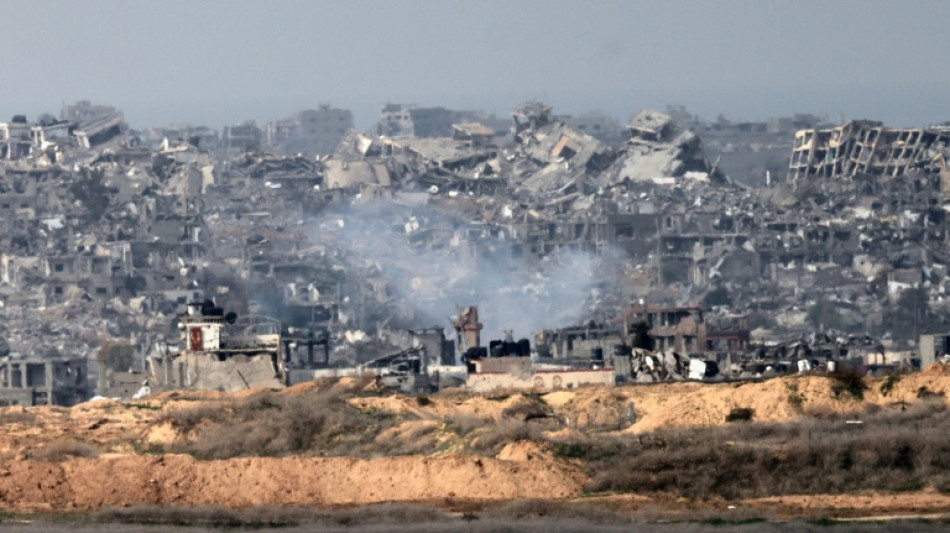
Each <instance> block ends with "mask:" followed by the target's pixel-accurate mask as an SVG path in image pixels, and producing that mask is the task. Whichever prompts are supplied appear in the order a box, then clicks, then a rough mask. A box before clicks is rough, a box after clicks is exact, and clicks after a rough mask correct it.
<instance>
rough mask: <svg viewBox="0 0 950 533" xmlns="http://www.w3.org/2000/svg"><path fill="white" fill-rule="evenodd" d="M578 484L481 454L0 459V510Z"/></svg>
mask: <svg viewBox="0 0 950 533" xmlns="http://www.w3.org/2000/svg"><path fill="white" fill-rule="evenodd" d="M585 481H586V479H585V478H584V476H583V474H581V473H580V472H578V471H577V470H576V469H574V468H572V467H570V466H568V465H565V464H562V463H558V462H551V461H504V460H498V459H492V458H488V457H476V456H445V457H419V456H404V457H388V458H379V459H370V460H361V459H353V458H347V457H333V458H304V457H284V458H262V457H255V458H241V459H230V460H224V461H196V460H194V459H192V458H190V457H188V456H182V455H163V456H115V457H103V458H99V459H71V460H69V461H66V462H63V463H48V462H42V461H33V460H27V461H3V462H0V506H2V507H4V508H7V509H13V510H20V511H36V510H57V509H65V510H84V509H98V508H102V507H108V506H125V505H139V504H180V505H201V506H222V507H229V508H242V507H249V506H255V505H280V506H292V505H318V506H321V505H343V504H346V505H355V504H369V503H377V502H389V501H414V502H422V501H433V500H439V501H445V500H457V501H486V502H487V501H499V500H505V501H507V500H515V499H525V498H544V499H560V498H568V497H572V496H577V495H579V494H581V492H582V486H583V484H584V482H585Z"/></svg>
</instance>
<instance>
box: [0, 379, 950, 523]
mask: <svg viewBox="0 0 950 533" xmlns="http://www.w3.org/2000/svg"><path fill="white" fill-rule="evenodd" d="M947 389H950V375H947V374H946V372H945V369H944V368H943V367H934V368H932V369H928V371H925V372H923V373H921V374H916V375H906V376H895V377H890V378H881V379H875V380H861V379H858V378H857V377H855V376H848V375H838V376H836V377H828V376H793V377H784V378H777V379H772V380H768V381H763V382H756V383H742V384H699V383H679V384H663V385H653V386H630V387H618V388H611V389H605V388H602V389H581V390H575V391H554V392H548V393H537V394H534V393H530V394H529V393H520V392H511V393H505V394H493V395H469V394H462V393H441V394H437V395H432V396H428V397H407V396H402V395H394V394H392V393H389V392H386V391H380V390H377V389H376V388H375V387H374V386H373V385H372V384H371V383H369V382H356V381H352V380H341V381H337V382H321V383H312V384H306V385H302V386H298V387H294V388H291V389H287V390H282V391H248V392H246V393H242V394H237V395H225V394H219V393H207V392H205V393H186V392H174V393H164V394H159V395H155V396H153V397H150V398H146V399H144V400H139V401H135V402H116V401H111V400H102V401H95V402H89V403H87V404H83V405H81V406H77V407H75V408H72V409H64V408H55V407H53V408H49V407H37V408H29V409H24V408H16V407H10V408H3V409H0V424H2V425H3V428H4V431H3V432H2V433H0V505H2V507H3V508H5V509H6V510H7V511H8V512H11V513H27V514H30V515H36V514H37V513H39V515H41V516H50V515H56V514H59V513H63V512H66V513H74V512H81V514H82V515H83V516H86V515H88V514H89V513H94V514H95V513H98V514H97V516H111V517H112V518H113V519H114V520H117V521H123V520H128V521H132V522H141V523H149V524H168V523H171V524H176V523H177V522H175V521H174V520H172V521H168V520H164V519H162V518H161V517H162V516H165V517H166V518H167V517H168V516H184V515H182V514H181V513H187V512H192V513H197V512H198V511H196V509H204V510H205V512H209V513H211V515H210V516H230V517H231V518H228V520H232V521H233V520H237V521H238V522H240V520H243V519H239V518H234V516H236V515H228V514H227V513H243V512H246V510H247V509H260V506H265V507H266V508H267V509H270V510H271V511H269V512H271V513H276V514H274V515H273V516H275V517H280V516H284V518H286V517H288V516H292V517H297V518H295V519H294V520H290V521H289V522H286V523H283V522H281V519H278V518H273V519H272V520H271V521H270V522H267V521H264V522H262V523H259V524H258V523H256V522H254V524H255V525H258V526H261V525H267V524H269V523H272V524H275V525H284V526H291V525H295V524H297V523H298V521H295V520H297V519H299V520H302V521H304V522H307V523H312V522H313V521H314V520H316V522H319V520H317V518H315V517H313V516H310V517H309V518H307V519H306V520H304V518H306V517H303V518H301V517H302V516H303V515H301V514H300V512H302V511H299V509H307V510H309V511H308V512H311V513H312V512H316V511H315V510H321V509H322V510H325V511H326V512H331V511H333V512H342V511H340V509H351V510H350V511H347V512H349V513H351V514H353V513H358V512H361V511H362V512H368V511H366V510H367V509H370V508H369V507H358V508H357V509H356V510H352V507H353V506H367V505H370V506H372V505H377V504H384V503H385V502H404V503H411V504H413V505H423V506H424V507H423V508H424V509H429V510H430V511H431V512H438V513H441V514H438V516H437V518H438V520H435V522H437V523H438V522H440V521H442V520H450V519H453V518H452V517H455V518H454V519H458V517H475V518H478V517H480V516H484V518H486V520H487V519H489V518H492V516H493V515H491V513H493V512H494V513H497V512H500V511H498V510H499V509H506V510H507V511H505V512H507V513H509V514H512V513H513V514H515V515H519V516H517V518H518V519H519V520H523V521H529V522H530V521H532V520H544V519H547V518H548V517H550V516H552V515H558V514H559V513H560V514H564V513H567V516H566V517H565V520H566V519H568V518H570V519H571V520H580V521H582V522H585V523H587V524H588V525H590V524H591V523H592V521H593V522H597V523H598V524H601V525H603V527H606V528H608V529H605V530H609V527H613V526H612V524H616V523H627V522H628V521H633V522H632V523H636V524H640V525H643V523H654V522H657V521H666V520H673V521H685V522H690V523H693V522H698V523H700V524H702V523H704V522H709V523H711V524H717V523H734V524H736V527H740V525H741V523H742V522H745V521H751V522H756V521H759V520H767V521H782V520H798V521H800V520H804V521H806V522H803V524H807V523H808V522H807V521H809V520H810V521H814V522H815V523H821V521H825V520H831V519H835V520H852V519H868V518H874V517H877V518H879V519H882V520H883V519H886V520H891V521H893V520H897V522H892V523H890V525H891V526H894V527H897V526H898V525H899V524H901V523H902V522H900V521H901V520H907V519H914V518H926V519H927V520H929V521H932V522H934V523H935V524H940V523H942V521H943V520H944V513H950V469H948V466H950V442H947V441H946V438H945V436H946V435H947V434H948V430H950V413H948V412H947V410H946V400H945V398H946V394H947ZM631 404H633V406H634V408H635V411H636V414H637V418H636V423H635V424H633V425H630V423H629V418H628V414H629V408H630V405H631ZM400 505H402V504H400ZM518 505H520V506H521V507H517V506H518ZM150 506H151V507H150ZM156 506H157V507H156ZM512 506H514V507H512ZM112 509H126V510H127V513H128V514H127V516H125V517H122V516H120V515H116V514H109V513H114V511H111V510H112ZM513 509H514V510H513ZM208 510H212V511H208ZM281 510H283V511H281ZM334 510H335V511H334ZM256 512H259V511H256ZM321 512H323V511H321ZM175 513H179V515H175ZM215 513H218V514H215ZM221 513H224V515H221ZM295 513H296V514H295ZM445 513H449V514H445ZM486 513H487V514H486ZM571 513H573V514H571ZM17 516H19V515H17ZM308 516H309V515H308ZM321 516H322V515H321ZM354 516H355V515H354ZM192 519H194V520H193V521H194V522H196V523H201V522H202V520H200V519H199V514H195V515H193V516H192ZM183 520H184V519H183ZM352 520H353V518H352V517H351V518H348V519H347V522H346V524H349V523H350V522H351V521H352ZM618 520H619V521H620V522H617V521H618ZM185 521H187V520H185ZM212 522H213V520H212ZM225 522H227V520H226V521H225ZM252 522H253V520H252ZM413 522H414V523H420V520H414V521H413ZM487 523H488V522H481V524H483V525H484V524H487ZM346 524H344V525H346ZM336 525H338V524H336V523H335V522H333V521H332V520H331V521H330V524H329V525H327V527H336ZM442 525H443V526H446V524H444V523H443V524H442ZM628 525H629V524H628ZM760 525H761V524H760ZM917 525H919V524H917ZM23 527H32V526H23ZM446 527H447V526H446ZM453 527H455V526H453ZM466 527H469V528H470V529H467V530H477V529H471V528H472V527H475V526H473V525H469V526H466ZM849 527H850V526H849ZM441 529H443V530H444V529H445V527H443V528H441ZM908 530H910V529H908ZM720 531H721V530H720Z"/></svg>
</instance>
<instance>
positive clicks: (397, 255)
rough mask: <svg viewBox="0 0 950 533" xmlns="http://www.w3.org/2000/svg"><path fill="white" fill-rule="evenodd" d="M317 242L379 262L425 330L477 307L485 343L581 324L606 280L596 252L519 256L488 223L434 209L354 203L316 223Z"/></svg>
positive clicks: (397, 294)
mask: <svg viewBox="0 0 950 533" xmlns="http://www.w3.org/2000/svg"><path fill="white" fill-rule="evenodd" d="M311 227H312V228H313V235H312V237H313V239H314V240H315V241H317V242H322V243H326V244H331V245H332V246H335V247H337V248H339V249H342V250H343V251H344V252H345V253H346V255H348V256H350V257H353V258H358V259H359V260H361V261H363V262H364V263H365V262H372V263H374V264H375V265H376V266H377V267H378V268H379V269H380V270H381V271H382V272H383V273H384V275H385V276H386V277H387V279H388V282H389V287H390V289H391V291H392V292H393V295H394V297H395V299H396V300H397V305H400V306H405V307H406V310H411V311H412V314H414V315H415V316H416V318H417V320H419V321H420V323H418V324H416V326H417V327H424V326H431V325H439V326H445V327H450V324H449V322H448V317H449V316H452V315H455V314H456V310H457V306H463V307H464V306H468V305H477V306H478V308H479V317H480V320H481V322H482V323H484V324H485V329H484V331H483V334H482V339H483V343H485V344H487V341H488V340H490V339H497V338H503V336H504V331H505V330H512V331H513V332H514V335H515V337H516V338H521V337H528V338H531V337H532V335H533V333H534V332H535V331H536V330H539V329H550V328H556V327H564V326H570V325H575V324H577V323H578V322H579V321H581V320H586V319H587V318H589V317H590V316H591V315H590V302H591V297H592V295H594V294H596V290H595V287H596V286H597V285H598V283H597V277H596V275H595V271H596V260H597V259H598V258H595V257H593V256H592V255H590V254H586V253H582V252H572V251H561V252H557V253H554V254H551V255H549V256H547V257H545V258H543V259H542V260H541V261H540V262H532V261H529V260H528V259H521V258H513V257H512V254H511V253H510V249H511V248H510V247H511V244H512V243H510V242H506V241H504V240H503V239H501V238H500V237H499V236H498V235H497V234H496V235H492V233H493V232H492V231H491V230H490V228H489V227H488V226H483V225H482V226H480V225H477V224H471V223H465V222H460V221H458V220H456V219H454V218H453V217H452V216H450V215H448V214H447V213H445V212H443V211H440V210H438V209H436V208H433V207H425V208H418V207H413V208H406V207H401V206H396V205H393V204H362V205H354V206H348V207H346V208H342V209H337V210H334V211H332V212H327V213H325V214H323V215H322V216H321V217H320V218H319V219H318V220H316V221H314V222H313V223H312V225H311Z"/></svg>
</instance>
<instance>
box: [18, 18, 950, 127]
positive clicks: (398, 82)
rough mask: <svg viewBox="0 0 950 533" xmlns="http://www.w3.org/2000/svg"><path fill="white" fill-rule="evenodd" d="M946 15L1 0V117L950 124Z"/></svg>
mask: <svg viewBox="0 0 950 533" xmlns="http://www.w3.org/2000/svg"><path fill="white" fill-rule="evenodd" d="M948 21H950V2H947V1H944V0H931V1H880V0H851V1H841V0H836V1H827V0H821V1H815V0H796V1H788V2H785V1H765V0H750V1H728V0H723V1H715V2H713V1H677V0H655V1H650V2H640V1H633V0H621V1H591V0H587V1H562V0H544V1H534V0H532V1H526V0H503V1H488V0H469V1H465V2H462V1H450V0H426V1H419V0H388V1H372V2H370V1H355V0H348V1H342V0H341V1H335V2H320V1H316V0H300V1H289V0H282V1H281V0H271V1H248V0H229V1H207V0H151V1H139V0H115V1H99V0H82V1H65V0H63V1H58V0H57V1H41V0H29V1H19V0H4V2H3V16H2V21H0V28H2V29H3V35H4V42H5V46H4V50H3V52H2V53H0V75H2V78H0V79H2V81H0V120H9V118H10V116H12V115H13V114H19V113H26V114H28V115H29V116H30V118H35V116H36V115H37V114H38V113H40V112H42V111H51V112H53V113H58V112H59V108H60V105H61V103H62V102H64V101H65V102H69V101H73V100H77V99H91V100H93V101H94V102H97V103H107V104H111V105H115V106H117V107H119V108H120V109H122V110H123V111H124V112H125V114H126V118H127V119H128V121H129V122H130V123H131V124H132V125H133V127H145V126H151V125H162V124H168V123H174V122H191V123H196V124H207V125H210V126H214V127H220V126H221V125H224V124H226V123H232V122H238V121H241V120H244V119H249V118H253V119H257V120H270V119H274V118H280V117H283V116H287V115H289V114H291V113H292V112H294V111H296V110H299V109H304V108H312V107H316V106H317V105H318V104H320V103H330V104H332V105H334V106H338V107H344V108H349V109H352V110H353V112H354V113H355V114H356V121H357V125H358V126H360V127H365V126H368V125H369V124H371V123H372V122H374V121H375V120H376V118H377V116H378V113H379V109H380V107H381V106H382V105H383V104H384V103H386V102H388V101H389V102H401V103H416V104H420V105H443V106H447V107H453V108H459V109H481V110H485V111H490V112H497V113H501V114H504V115H507V113H508V112H509V111H510V110H511V109H512V108H513V107H515V106H517V105H518V104H519V103H521V102H523V101H525V100H529V99H538V100H543V101H545V102H547V103H550V104H552V105H554V107H555V111H556V112H560V113H579V112H583V111H588V110H594V109H599V110H603V111H606V112H609V113H611V114H614V115H616V116H618V117H623V118H624V119H625V118H626V117H627V116H628V115H629V114H631V113H633V112H635V111H637V110H639V109H641V108H644V107H659V108H662V107H663V106H665V105H666V104H667V103H681V104H685V105H686V106H687V107H688V108H689V109H690V110H691V111H693V112H695V113H699V114H700V115H702V116H704V117H708V118H713V117H715V116H716V115H717V114H719V113H720V112H721V113H724V114H725V115H726V116H727V117H729V118H732V119H756V118H765V117H767V116H776V115H783V114H785V115H787V114H791V113H793V112H798V111H808V112H822V113H828V114H829V116H830V117H831V118H832V119H835V118H837V117H838V115H839V114H842V115H844V116H845V117H850V118H858V117H861V118H875V119H879V120H884V121H885V122H886V123H888V124H890V125H912V124H926V123H931V122H937V121H943V120H950V99H948V98H947V96H946V94H947V88H948V87H950V69H948V63H950V61H948V59H947V57H948V51H950V31H947V27H946V26H947V23H948Z"/></svg>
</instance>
